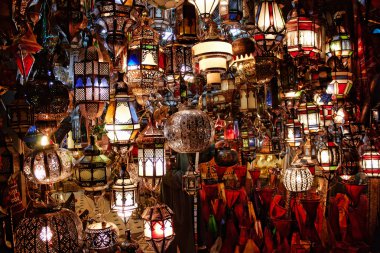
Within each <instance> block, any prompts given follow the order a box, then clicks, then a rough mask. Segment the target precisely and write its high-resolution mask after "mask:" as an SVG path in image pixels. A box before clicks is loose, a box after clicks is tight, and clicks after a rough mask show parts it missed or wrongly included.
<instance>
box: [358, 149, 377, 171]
mask: <svg viewBox="0 0 380 253" xmlns="http://www.w3.org/2000/svg"><path fill="white" fill-rule="evenodd" d="M361 166H362V169H363V172H364V173H365V174H366V175H367V177H380V153H379V151H378V150H377V149H376V148H375V147H374V146H372V147H371V148H370V149H369V150H367V151H365V152H364V154H363V155H362V156H361Z"/></svg>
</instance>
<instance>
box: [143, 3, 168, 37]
mask: <svg viewBox="0 0 380 253" xmlns="http://www.w3.org/2000/svg"><path fill="white" fill-rule="evenodd" d="M148 10H149V17H150V18H151V19H152V20H153V21H154V23H153V24H152V28H153V29H155V30H156V31H157V32H159V33H160V35H161V36H162V38H163V37H164V36H165V34H164V33H165V31H167V29H168V28H169V27H170V26H171V23H172V20H173V18H174V17H173V10H172V9H162V8H159V7H155V6H152V5H149V6H148Z"/></svg>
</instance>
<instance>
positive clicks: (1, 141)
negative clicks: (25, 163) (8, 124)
mask: <svg viewBox="0 0 380 253" xmlns="http://www.w3.org/2000/svg"><path fill="white" fill-rule="evenodd" d="M8 138H9V137H8ZM7 142H12V139H10V138H9V139H8V140H7V141H6V140H5V137H4V135H3V133H2V132H0V183H4V182H7V181H8V179H9V177H10V176H11V175H12V174H13V154H12V153H11V151H9V149H8V147H7V146H8V145H7Z"/></svg>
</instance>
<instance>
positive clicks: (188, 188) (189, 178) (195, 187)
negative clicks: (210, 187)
mask: <svg viewBox="0 0 380 253" xmlns="http://www.w3.org/2000/svg"><path fill="white" fill-rule="evenodd" d="M182 189H183V190H184V191H185V192H186V193H187V194H189V195H190V196H194V195H196V194H197V193H198V191H199V190H200V189H202V184H201V174H199V173H198V172H196V171H194V170H188V171H186V173H185V175H183V176H182Z"/></svg>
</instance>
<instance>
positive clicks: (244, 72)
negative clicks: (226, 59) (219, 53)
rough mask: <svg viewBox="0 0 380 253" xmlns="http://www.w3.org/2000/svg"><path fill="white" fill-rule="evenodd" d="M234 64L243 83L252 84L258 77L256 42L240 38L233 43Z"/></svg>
mask: <svg viewBox="0 0 380 253" xmlns="http://www.w3.org/2000/svg"><path fill="white" fill-rule="evenodd" d="M232 52H233V64H236V68H237V74H238V75H237V77H238V78H239V81H240V82H241V83H248V84H252V83H253V82H254V80H255V77H256V71H255V63H256V60H255V57H254V52H255V42H254V41H253V40H252V39H251V38H239V39H236V40H234V41H233V42H232Z"/></svg>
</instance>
